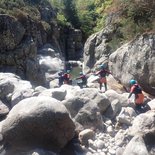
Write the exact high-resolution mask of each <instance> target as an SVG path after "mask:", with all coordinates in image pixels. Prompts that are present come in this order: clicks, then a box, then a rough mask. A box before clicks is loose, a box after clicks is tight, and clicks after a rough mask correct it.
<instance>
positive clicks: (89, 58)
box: [83, 26, 114, 72]
mask: <svg viewBox="0 0 155 155" xmlns="http://www.w3.org/2000/svg"><path fill="white" fill-rule="evenodd" d="M113 31H114V29H113V28H112V27H110V26H109V27H107V28H105V29H103V30H102V31H100V32H98V33H96V34H93V35H91V36H90V37H89V38H88V39H87V41H86V43H85V46H84V55H83V56H84V71H85V72H89V71H90V69H92V68H93V67H96V66H97V65H99V64H102V63H107V61H108V58H109V55H110V53H111V52H112V51H111V48H110V46H109V45H108V44H107V42H108V41H109V40H111V36H112V34H113Z"/></svg>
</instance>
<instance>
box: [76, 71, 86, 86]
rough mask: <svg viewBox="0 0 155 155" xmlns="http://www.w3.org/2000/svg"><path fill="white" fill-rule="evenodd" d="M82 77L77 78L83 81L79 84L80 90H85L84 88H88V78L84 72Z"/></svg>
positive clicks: (81, 74)
mask: <svg viewBox="0 0 155 155" xmlns="http://www.w3.org/2000/svg"><path fill="white" fill-rule="evenodd" d="M79 75H80V76H79V77H77V78H76V80H81V81H80V82H78V83H77V84H78V85H79V86H80V88H83V87H84V86H85V87H87V77H86V75H84V74H83V73H82V72H80V74H79Z"/></svg>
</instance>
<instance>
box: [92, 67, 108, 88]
mask: <svg viewBox="0 0 155 155" xmlns="http://www.w3.org/2000/svg"><path fill="white" fill-rule="evenodd" d="M105 68H106V66H105V65H104V64H102V65H100V70H99V71H98V72H97V73H95V75H99V77H100V78H99V80H98V83H99V85H100V90H102V85H103V83H104V87H105V91H107V79H106V76H107V75H108V74H111V72H110V71H108V70H106V69H105Z"/></svg>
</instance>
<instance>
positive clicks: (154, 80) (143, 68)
mask: <svg viewBox="0 0 155 155" xmlns="http://www.w3.org/2000/svg"><path fill="white" fill-rule="evenodd" d="M154 51H155V34H154V33H152V34H144V35H141V36H138V37H136V38H135V39H134V40H133V41H131V42H129V43H127V44H125V45H123V46H122V47H120V48H119V49H117V50H116V51H115V52H114V53H113V54H111V55H110V58H109V59H110V63H109V66H110V70H111V72H112V73H113V76H114V77H115V78H116V79H118V80H119V81H120V82H121V83H122V84H123V85H125V86H129V81H130V79H135V80H137V81H138V83H139V84H140V85H141V86H142V88H143V90H144V91H146V92H148V93H150V94H152V95H155V74H154V73H155V52H154Z"/></svg>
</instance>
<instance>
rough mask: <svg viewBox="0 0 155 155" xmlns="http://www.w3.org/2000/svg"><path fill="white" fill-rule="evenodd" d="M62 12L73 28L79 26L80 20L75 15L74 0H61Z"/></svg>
mask: <svg viewBox="0 0 155 155" xmlns="http://www.w3.org/2000/svg"><path fill="white" fill-rule="evenodd" d="M63 3H64V10H63V11H64V14H65V17H66V19H67V21H68V22H70V23H71V24H72V25H73V26H74V27H75V28H80V21H79V18H78V15H77V10H76V7H75V3H74V0H63Z"/></svg>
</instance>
